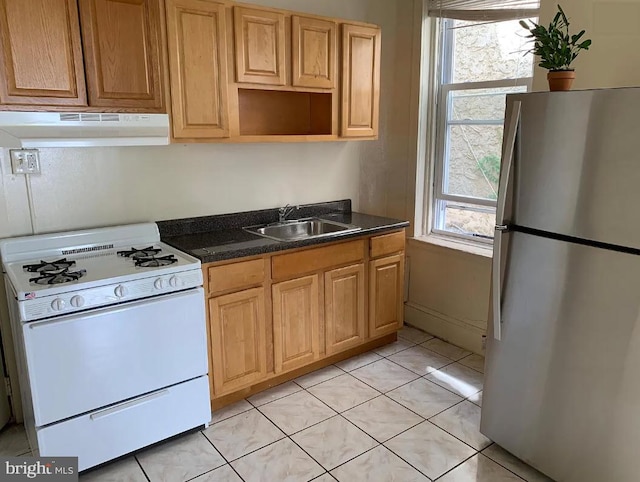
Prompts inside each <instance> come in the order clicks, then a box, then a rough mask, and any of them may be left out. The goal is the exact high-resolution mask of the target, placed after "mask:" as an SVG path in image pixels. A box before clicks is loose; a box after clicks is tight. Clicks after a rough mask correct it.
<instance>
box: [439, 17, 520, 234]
mask: <svg viewBox="0 0 640 482" xmlns="http://www.w3.org/2000/svg"><path fill="white" fill-rule="evenodd" d="M441 26H442V38H441V42H440V45H441V48H440V59H439V60H440V75H439V86H438V87H439V89H438V106H437V109H438V111H437V112H438V113H437V118H438V125H437V133H436V139H437V146H436V166H435V179H434V188H435V189H434V196H433V197H434V203H435V205H434V210H433V213H434V216H433V226H432V231H434V232H436V233H441V234H448V235H453V236H456V237H461V238H467V239H474V240H479V241H483V242H486V243H490V242H491V240H492V238H493V231H494V226H495V206H496V199H497V194H498V180H499V175H500V161H501V151H502V131H503V122H504V109H505V100H506V94H508V93H515V92H526V91H527V90H528V89H529V88H530V86H531V81H532V76H533V55H531V54H527V53H526V51H527V50H528V48H529V45H528V43H527V40H528V39H526V38H525V34H526V31H524V30H523V29H522V27H521V26H520V25H519V23H518V20H508V21H502V22H469V21H462V20H452V19H443V20H441Z"/></svg>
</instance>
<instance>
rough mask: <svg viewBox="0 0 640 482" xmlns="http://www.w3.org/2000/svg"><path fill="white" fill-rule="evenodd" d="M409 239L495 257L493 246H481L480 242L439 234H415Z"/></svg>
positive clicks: (486, 256)
mask: <svg viewBox="0 0 640 482" xmlns="http://www.w3.org/2000/svg"><path fill="white" fill-rule="evenodd" d="M409 240H410V241H416V242H418V243H426V244H433V245H436V246H440V247H443V248H449V249H454V250H456V251H462V252H464V253H468V254H474V255H476V256H482V257H485V258H492V257H493V248H492V247H491V246H480V245H478V244H474V243H470V242H466V241H462V240H458V239H452V238H448V237H446V236H439V235H437V234H428V235H426V236H414V237H413V238H409Z"/></svg>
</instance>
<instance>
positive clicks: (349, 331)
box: [324, 263, 366, 355]
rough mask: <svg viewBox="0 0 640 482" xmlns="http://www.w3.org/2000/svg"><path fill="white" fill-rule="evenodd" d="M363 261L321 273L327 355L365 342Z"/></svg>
mask: <svg viewBox="0 0 640 482" xmlns="http://www.w3.org/2000/svg"><path fill="white" fill-rule="evenodd" d="M364 302H365V286H364V264H362V263H361V264H356V265H354V266H347V267H346V268H339V269H334V270H332V271H328V272H326V273H325V274H324V316H325V330H326V331H325V333H326V335H325V336H326V352H327V355H332V354H334V353H338V352H341V351H343V350H347V349H349V348H351V347H354V346H357V345H359V344H361V343H362V342H364V339H365V330H366V325H365V319H364Z"/></svg>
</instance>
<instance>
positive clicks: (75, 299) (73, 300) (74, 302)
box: [71, 295, 84, 308]
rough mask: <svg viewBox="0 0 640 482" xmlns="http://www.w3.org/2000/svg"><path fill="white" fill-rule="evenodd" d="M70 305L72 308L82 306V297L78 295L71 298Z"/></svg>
mask: <svg viewBox="0 0 640 482" xmlns="http://www.w3.org/2000/svg"><path fill="white" fill-rule="evenodd" d="M71 306H73V307H74V308H82V307H83V306H84V298H83V297H82V296H80V295H76V296H73V297H72V298H71Z"/></svg>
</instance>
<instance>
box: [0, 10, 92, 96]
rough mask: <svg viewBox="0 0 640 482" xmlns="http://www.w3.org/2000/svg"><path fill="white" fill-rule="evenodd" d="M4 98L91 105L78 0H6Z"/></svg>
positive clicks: (0, 76) (0, 43) (1, 61)
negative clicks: (86, 84) (84, 66)
mask: <svg viewBox="0 0 640 482" xmlns="http://www.w3.org/2000/svg"><path fill="white" fill-rule="evenodd" d="M0 103H3V104H31V105H82V106H84V105H87V97H86V91H85V85H84V70H83V66H82V47H81V43H80V23H79V20H78V7H77V5H76V1H75V0H0Z"/></svg>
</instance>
